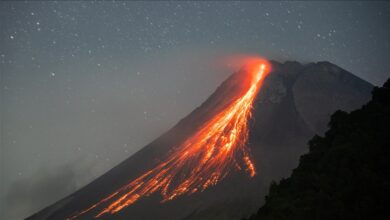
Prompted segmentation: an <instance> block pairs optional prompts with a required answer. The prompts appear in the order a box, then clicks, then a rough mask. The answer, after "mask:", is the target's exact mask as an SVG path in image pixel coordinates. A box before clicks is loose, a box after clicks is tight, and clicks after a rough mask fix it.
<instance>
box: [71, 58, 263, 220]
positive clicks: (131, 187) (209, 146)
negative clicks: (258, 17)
mask: <svg viewBox="0 0 390 220" xmlns="http://www.w3.org/2000/svg"><path fill="white" fill-rule="evenodd" d="M269 72H270V71H269V65H268V63H267V62H266V61H259V60H257V61H255V62H249V63H247V64H246V66H245V71H243V73H245V76H244V77H250V80H249V82H250V85H249V86H248V90H247V91H246V92H244V93H243V95H242V96H240V97H238V98H237V99H236V100H234V101H232V102H231V104H229V105H228V106H227V107H226V108H224V109H223V110H221V111H220V112H219V113H217V114H216V115H215V116H214V117H212V118H211V119H210V120H209V121H207V122H206V123H205V124H204V125H203V126H202V127H201V128H200V129H199V130H198V131H197V132H195V133H194V134H193V135H191V136H190V137H189V138H187V139H186V140H185V141H184V142H183V143H182V144H180V145H179V146H177V147H175V148H174V149H173V150H172V151H171V152H170V153H169V154H168V156H167V157H166V159H165V160H163V161H162V162H160V163H159V164H157V165H156V166H155V167H154V168H153V169H150V170H148V171H146V172H145V173H144V174H142V175H140V176H139V177H138V178H136V179H134V180H132V181H131V182H130V183H128V184H127V185H124V186H123V187H121V188H120V189H118V190H116V191H115V192H113V193H112V194H110V195H108V196H106V197H105V198H104V199H102V200H100V201H99V202H97V203H95V204H93V205H92V206H90V207H89V208H86V209H84V210H82V211H79V212H78V213H76V214H74V215H73V216H71V217H69V218H68V220H71V219H76V218H78V217H80V216H82V215H83V214H86V213H87V212H90V211H93V212H94V213H97V214H96V215H95V218H98V217H100V216H102V215H105V214H115V213H117V212H119V211H121V210H122V209H124V208H126V207H128V206H130V205H132V204H134V203H135V202H137V201H138V200H139V199H141V198H143V197H147V196H150V195H151V194H153V193H157V192H159V193H160V194H161V196H162V200H161V202H166V201H169V200H172V199H175V198H176V197H178V196H182V195H191V194H193V193H196V192H201V191H203V190H205V189H206V188H208V187H210V186H213V185H216V184H217V183H218V182H219V181H221V180H222V179H224V178H225V177H226V176H227V175H228V174H229V173H231V172H232V171H237V170H239V171H240V170H241V171H244V172H246V173H248V174H249V176H250V177H253V176H254V175H255V174H256V168H255V165H254V163H253V160H252V158H251V155H250V151H249V149H248V147H247V146H246V143H247V140H248V120H249V119H250V116H251V108H252V103H253V101H254V99H255V98H256V95H257V93H258V91H259V90H260V88H261V86H262V83H263V80H264V78H265V76H266V75H267V74H268V73H269Z"/></svg>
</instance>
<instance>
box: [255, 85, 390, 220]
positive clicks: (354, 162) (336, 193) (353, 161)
mask: <svg viewBox="0 0 390 220" xmlns="http://www.w3.org/2000/svg"><path fill="white" fill-rule="evenodd" d="M388 204H390V79H388V80H387V82H386V83H385V84H384V85H383V87H381V88H379V87H375V88H374V89H373V91H372V100H371V101H369V102H368V103H367V104H366V105H364V106H362V108H361V109H358V110H355V111H352V112H351V113H346V112H344V111H336V112H335V113H334V114H333V115H332V116H331V120H330V123H329V130H328V131H327V132H326V134H325V136H324V137H320V136H314V137H313V138H312V139H311V140H310V141H309V152H308V153H307V154H305V155H303V156H302V157H301V158H300V162H299V165H298V167H297V168H296V169H294V170H293V173H292V175H291V177H289V178H286V179H282V180H281V181H280V183H278V184H277V183H275V182H273V183H272V184H271V186H270V190H269V195H268V196H267V197H266V202H265V205H264V206H262V207H261V208H260V209H259V210H258V212H257V213H256V214H254V215H252V216H251V217H249V218H248V220H257V219H261V220H276V219H291V220H295V219H297V220H298V219H299V220H305V219H310V220H313V219H320V220H322V219H327V220H328V219H332V220H337V219H343V220H346V219H353V220H359V219H390V215H389V210H388Z"/></svg>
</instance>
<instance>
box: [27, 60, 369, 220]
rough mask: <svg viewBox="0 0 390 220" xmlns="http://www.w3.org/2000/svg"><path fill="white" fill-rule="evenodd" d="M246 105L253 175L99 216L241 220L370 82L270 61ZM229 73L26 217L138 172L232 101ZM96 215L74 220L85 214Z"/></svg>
mask: <svg viewBox="0 0 390 220" xmlns="http://www.w3.org/2000/svg"><path fill="white" fill-rule="evenodd" d="M271 65H272V72H271V73H270V74H269V75H268V77H267V78H266V79H265V82H264V86H263V87H262V89H261V90H260V92H259V93H258V95H257V97H256V100H255V103H254V104H253V109H252V120H250V125H249V140H248V147H249V148H250V151H251V154H252V158H253V160H254V165H255V167H256V170H257V171H258V172H257V175H255V176H254V177H253V178H248V176H247V175H243V174H241V173H238V172H237V173H236V174H234V175H229V176H228V177H226V178H225V179H224V180H223V181H221V182H219V183H218V184H217V185H215V186H213V187H209V188H207V189H206V190H205V191H203V192H199V193H194V194H192V195H191V196H182V197H178V198H176V199H174V200H171V201H168V202H165V203H161V195H159V194H153V195H151V196H149V197H146V198H142V199H140V200H139V201H138V202H137V203H135V204H133V205H131V206H128V207H126V208H125V209H123V210H121V211H120V212H118V213H116V214H114V215H103V216H101V217H100V218H98V219H110V220H111V219H115V220H117V219H127V220H130V219H134V220H140V219H143V220H149V219H153V220H154V219H159V220H165V219H169V220H180V219H191V220H193V219H202V220H207V219H212V220H218V219H222V220H229V219H240V218H242V217H247V216H249V215H250V214H251V213H254V212H255V211H256V210H257V209H258V207H260V205H261V204H263V202H264V201H263V200H262V199H261V198H264V196H265V195H266V193H267V192H268V186H269V184H270V182H271V181H272V180H279V179H280V178H282V177H286V176H288V175H290V173H291V170H292V168H294V167H296V166H297V164H298V159H299V156H300V155H302V154H303V153H305V152H306V151H307V150H306V147H305V144H306V143H307V140H308V139H309V138H310V137H312V136H313V135H314V134H322V133H323V132H324V131H325V128H326V123H327V121H328V118H329V116H330V114H331V113H332V112H334V111H336V110H337V109H342V110H345V111H350V110H353V109H356V108H358V107H360V106H361V105H362V104H364V103H366V102H367V101H368V100H369V98H370V91H371V90H372V86H371V85H370V84H369V83H367V82H365V81H364V80H362V79H360V78H358V77H356V76H354V75H353V74H351V73H349V72H347V71H345V70H343V69H341V68H340V67H338V66H336V65H334V64H331V63H329V62H319V63H310V64H307V65H302V64H300V63H298V62H286V63H283V64H282V63H278V62H271ZM239 75H240V72H237V73H235V74H233V75H232V76H231V77H229V78H228V79H227V80H226V81H225V82H223V83H222V84H221V86H219V87H218V89H217V90H216V91H215V92H214V93H213V94H212V95H211V96H210V97H209V98H208V99H207V100H206V101H205V102H204V103H203V104H202V105H201V106H199V107H198V108H197V109H195V110H194V111H193V112H192V113H190V114H189V115H188V116H187V117H185V118H184V119H182V120H181V121H180V122H179V123H178V124H177V125H175V126H174V127H173V128H172V129H171V130H169V131H168V132H167V133H166V134H164V135H163V136H161V137H159V138H157V139H156V140H155V141H153V142H152V143H150V144H149V145H147V146H145V147H144V148H143V149H142V150H140V151H139V152H137V153H136V154H134V155H132V156H131V157H129V158H128V159H127V160H125V161H123V162H122V163H120V164H119V165H118V166H116V167H114V168H113V169H111V170H110V171H108V172H107V173H105V174H104V175H102V176H101V177H99V178H97V179H96V180H94V181H93V182H91V183H90V184H88V185H87V186H85V187H83V188H81V189H80V190H78V191H76V192H75V193H73V194H71V195H69V196H68V197H66V198H64V199H62V200H60V201H58V202H56V203H55V204H53V205H51V206H49V207H47V208H45V209H43V210H41V211H40V212H38V213H36V214H34V215H32V216H31V217H29V218H28V219H29V220H46V219H47V220H58V219H66V218H68V217H69V216H71V215H72V213H75V212H78V211H80V210H83V209H85V208H86V207H90V206H91V205H92V204H94V203H96V202H97V201H100V200H102V199H103V198H105V197H106V196H107V195H110V194H111V193H113V192H115V191H116V190H117V189H118V188H120V187H122V186H124V185H126V184H127V183H128V182H129V181H131V180H133V179H134V178H137V177H138V176H139V175H141V174H142V173H144V172H145V171H147V170H149V169H151V168H152V167H154V166H156V164H158V163H159V161H161V160H162V157H164V156H165V155H167V154H168V152H170V151H171V150H172V149H173V148H174V147H175V146H177V145H178V144H180V143H182V142H183V140H185V139H186V137H188V136H189V135H191V134H193V133H194V132H195V131H196V130H197V129H199V127H200V126H201V125H202V124H203V123H204V122H205V121H208V120H210V118H211V117H213V116H214V115H215V114H216V112H218V111H219V110H220V109H221V108H223V106H224V105H226V103H228V102H231V101H232V100H233V99H234V98H235V94H236V93H235V91H237V89H239V88H240V87H241V86H242V84H243V82H242V79H240V77H239ZM96 214H97V212H96V211H95V210H92V211H91V212H88V213H85V214H83V215H81V216H80V217H79V218H78V219H92V218H93V217H94V216H95V215H96Z"/></svg>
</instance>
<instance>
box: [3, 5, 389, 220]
mask: <svg viewBox="0 0 390 220" xmlns="http://www.w3.org/2000/svg"><path fill="white" fill-rule="evenodd" d="M0 28H1V32H0V74H1V81H0V83H1V88H0V89H1V90H0V91H1V103H0V106H1V108H0V109H1V148H0V150H1V152H0V154H1V161H0V162H1V176H0V180H1V181H0V182H1V194H0V196H1V200H0V201H1V203H0V206H1V215H0V218H1V219H9V220H12V219H21V218H23V217H26V216H28V215H30V214H32V213H33V212H35V211H37V210H39V209H41V208H43V207H45V206H46V205H48V204H50V203H52V202H54V201H56V200H58V199H60V198H62V197H63V196H65V195H67V194H69V193H70V192H73V191H74V190H76V189H77V188H79V187H81V186H82V185H84V184H86V183H88V182H89V181H91V180H92V179H94V178H96V177H97V176H99V175H101V174H102V173H104V172H105V171H107V170H108V169H110V168H112V167H113V166H115V165H116V164H118V163H119V162H120V161H122V160H124V159H125V158H127V157H129V156H130V155H131V154H133V153H134V152H136V151H137V150H139V149H140V148H141V147H142V146H144V145H145V144H147V143H148V142H150V141H151V140H153V139H154V138H156V137H157V136H158V135H159V134H161V133H162V132H164V131H166V130H167V129H169V128H170V127H172V126H173V125H174V124H175V123H176V122H177V121H178V120H179V119H181V118H182V117H184V116H185V115H186V114H188V113H189V112H190V111H192V110H193V109H194V108H195V107H196V106H198V105H200V104H201V103H202V101H204V100H205V99H206V98H207V97H208V96H209V95H210V94H211V93H212V92H213V91H214V90H215V88H216V87H217V86H218V85H219V84H220V83H221V82H222V81H223V80H224V79H225V78H226V77H227V76H228V75H229V74H231V72H232V71H233V70H231V69H229V68H225V67H224V66H221V65H217V63H219V62H218V60H220V58H221V57H224V56H227V55H234V54H259V55H262V56H264V57H266V58H269V59H275V60H278V61H285V60H297V61H300V62H304V63H306V62H313V61H314V62H316V61H323V60H327V61H330V62H333V63H335V64H336V65H339V66H340V67H342V68H344V69H346V70H348V71H350V72H352V73H354V74H356V75H357V76H359V77H361V78H363V79H365V80H367V81H369V82H371V83H372V84H374V85H381V84H382V83H383V82H384V81H385V79H386V78H387V77H389V76H390V71H389V69H390V62H389V61H388V59H389V57H390V42H389V39H390V3H386V2H373V3H372V2H357V1H348V2H336V1H331V2H308V1H303V2H298V1H291V2H195V1H192V2H106V1H97V2H92V1H91V2H82V1H80V2H65V1H59V2H49V1H45V2H36V1H34V2H10V1H9V2H1V3H0Z"/></svg>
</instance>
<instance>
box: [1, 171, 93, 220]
mask: <svg viewBox="0 0 390 220" xmlns="http://www.w3.org/2000/svg"><path fill="white" fill-rule="evenodd" d="M76 167H78V166H77V165H73V163H72V165H71V164H67V165H63V166H60V167H57V168H56V169H51V170H49V169H48V168H42V169H41V170H39V171H38V172H37V173H36V174H35V175H32V176H30V177H27V178H24V179H20V180H17V181H14V182H13V184H12V185H11V187H10V188H9V190H8V192H7V193H6V195H5V198H4V202H5V205H4V208H5V210H7V212H5V216H4V217H5V219H8V220H16V219H20V217H23V218H26V217H28V216H30V215H32V214H33V213H35V212H36V211H38V210H40V209H43V208H45V207H46V206H48V205H50V204H52V203H54V202H56V201H58V199H61V198H64V197H65V196H67V195H69V194H70V193H72V192H74V191H76V190H77V189H78V188H79V187H80V185H81V183H80V177H81V176H85V174H87V173H88V172H87V171H88V168H85V169H84V170H79V169H77V170H76V169H75V168H76Z"/></svg>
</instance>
